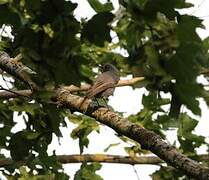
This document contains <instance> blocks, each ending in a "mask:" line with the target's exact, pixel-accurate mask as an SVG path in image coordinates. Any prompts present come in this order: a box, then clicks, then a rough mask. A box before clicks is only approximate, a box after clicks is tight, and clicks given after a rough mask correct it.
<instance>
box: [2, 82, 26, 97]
mask: <svg viewBox="0 0 209 180" xmlns="http://www.w3.org/2000/svg"><path fill="white" fill-rule="evenodd" d="M0 90H5V91H7V92H10V93H13V94H15V95H17V96H23V97H27V98H29V96H26V95H24V94H20V93H18V92H15V91H11V90H9V89H6V88H4V87H3V86H2V85H0Z"/></svg>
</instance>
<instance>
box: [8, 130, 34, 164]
mask: <svg viewBox="0 0 209 180" xmlns="http://www.w3.org/2000/svg"><path fill="white" fill-rule="evenodd" d="M28 133H31V132H27V131H19V132H17V133H15V134H14V135H13V136H12V137H11V139H10V143H9V149H10V153H11V156H12V159H13V160H15V161H20V160H24V159H25V158H26V157H28V155H29V150H30V149H31V148H32V146H33V144H34V142H33V139H32V140H30V139H28V138H27V136H28V135H29V134H28ZM29 137H30V135H29Z"/></svg>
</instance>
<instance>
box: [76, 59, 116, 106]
mask: <svg viewBox="0 0 209 180" xmlns="http://www.w3.org/2000/svg"><path fill="white" fill-rule="evenodd" d="M119 80H120V76H119V70H118V69H117V68H116V67H115V66H113V65H112V64H109V63H106V64H104V65H103V66H101V74H99V75H98V76H97V78H96V80H95V82H94V84H93V85H92V86H91V87H90V88H89V90H88V91H87V93H86V96H85V98H84V100H83V101H82V103H81V105H80V107H81V106H82V105H83V103H84V102H85V101H86V100H87V99H92V98H95V99H96V101H97V98H102V99H103V100H104V101H105V103H106V100H105V99H106V98H108V97H109V96H111V95H113V93H114V91H115V85H116V84H117V83H118V81H119ZM97 104H98V105H99V103H98V101H97ZM106 105H107V103H106ZM107 107H108V106H107ZM108 109H109V108H108Z"/></svg>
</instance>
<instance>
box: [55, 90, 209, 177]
mask: <svg viewBox="0 0 209 180" xmlns="http://www.w3.org/2000/svg"><path fill="white" fill-rule="evenodd" d="M57 100H58V103H60V106H63V107H65V108H69V109H72V110H73V111H79V112H82V113H85V114H86V115H88V116H91V117H93V118H95V119H96V120H97V121H99V122H100V123H103V124H105V125H107V126H109V127H111V128H112V129H114V130H115V131H116V132H117V133H119V134H122V135H125V136H127V137H129V138H131V139H133V140H135V141H137V142H138V143H140V144H141V147H142V148H143V149H147V150H150V151H151V152H153V153H154V154H156V155H157V156H158V157H160V158H161V159H162V160H164V161H165V162H166V163H168V164H169V165H171V166H173V167H175V168H177V169H180V170H182V171H183V172H185V173H186V174H187V175H188V176H191V177H195V178H199V179H202V180H205V179H209V169H208V168H206V167H204V166H202V165H200V164H199V163H197V162H196V161H194V160H192V159H190V158H188V157H186V156H185V155H183V154H181V153H180V152H178V150H177V149H176V148H175V147H174V146H172V145H170V144H168V143H167V142H166V141H165V140H163V139H162V138H161V137H160V136H159V135H157V134H155V133H154V132H152V131H149V130H147V129H145V128H143V127H141V126H139V125H138V124H135V123H132V122H130V121H129V120H128V119H125V118H122V117H120V116H119V114H117V113H115V112H112V111H110V110H108V109H107V108H98V107H97V106H95V105H94V104H93V103H90V105H89V107H88V108H87V107H86V106H82V107H80V104H81V103H82V101H83V98H81V97H79V96H76V95H72V94H71V93H70V92H69V91H66V90H65V89H63V88H61V89H59V90H58V91H57ZM89 102H90V100H89ZM86 104H87V103H86ZM88 104H89V103H88Z"/></svg>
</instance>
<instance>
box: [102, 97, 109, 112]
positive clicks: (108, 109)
mask: <svg viewBox="0 0 209 180" xmlns="http://www.w3.org/2000/svg"><path fill="white" fill-rule="evenodd" d="M102 99H103V101H104V102H105V105H106V107H107V109H108V110H110V109H109V106H108V104H107V101H106V99H105V98H102Z"/></svg>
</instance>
